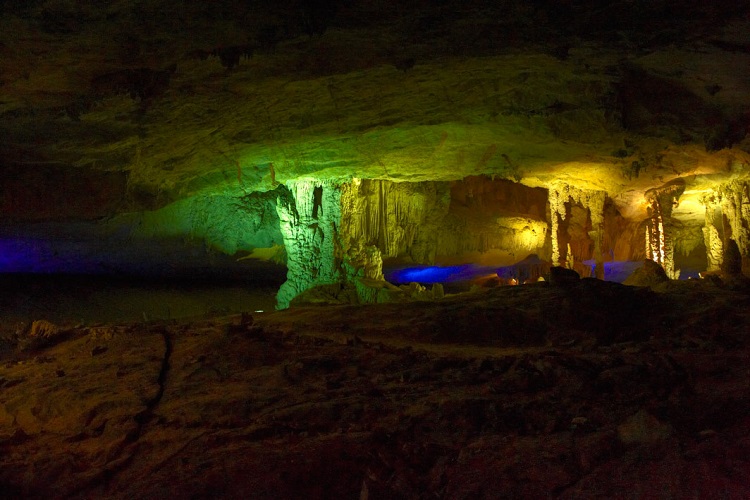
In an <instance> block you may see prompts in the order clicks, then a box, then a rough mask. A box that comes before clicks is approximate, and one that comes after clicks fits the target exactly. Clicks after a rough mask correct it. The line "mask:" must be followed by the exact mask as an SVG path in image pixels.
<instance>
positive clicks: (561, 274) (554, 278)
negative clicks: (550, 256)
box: [549, 266, 581, 286]
mask: <svg viewBox="0 0 750 500" xmlns="http://www.w3.org/2000/svg"><path fill="white" fill-rule="evenodd" d="M580 279H581V275H580V274H578V273H577V272H575V271H573V270H572V269H567V268H565V267H559V266H555V267H552V268H550V270H549V282H550V284H552V285H559V286H566V285H572V284H574V283H577V282H578V281H580Z"/></svg>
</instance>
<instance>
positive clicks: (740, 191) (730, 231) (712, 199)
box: [702, 180, 750, 271]
mask: <svg viewBox="0 0 750 500" xmlns="http://www.w3.org/2000/svg"><path fill="white" fill-rule="evenodd" d="M702 202H703V204H704V205H705V207H706V217H705V226H704V228H703V238H704V243H705V246H706V252H707V258H708V271H717V270H719V269H720V268H721V264H722V261H723V254H724V249H725V247H726V245H727V243H728V241H729V240H734V241H735V242H736V243H737V247H738V249H739V252H740V255H741V256H742V260H743V262H745V264H744V265H743V267H747V261H748V257H750V183H749V182H748V181H739V180H735V181H732V182H729V183H726V184H722V185H720V186H717V187H716V188H715V189H713V190H711V191H710V192H709V193H707V194H706V195H705V196H704V197H703V199H702Z"/></svg>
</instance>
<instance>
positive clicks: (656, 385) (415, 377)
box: [0, 279, 750, 498]
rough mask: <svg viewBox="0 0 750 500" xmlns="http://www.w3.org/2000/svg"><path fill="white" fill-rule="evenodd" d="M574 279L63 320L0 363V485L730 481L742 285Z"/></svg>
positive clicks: (380, 487)
mask: <svg viewBox="0 0 750 500" xmlns="http://www.w3.org/2000/svg"><path fill="white" fill-rule="evenodd" d="M665 285H667V286H664V287H662V288H661V289H660V292H659V293H657V292H655V291H652V290H649V289H639V288H634V287H627V286H622V285H617V284H612V283H605V282H601V281H598V280H591V279H583V280H580V281H578V282H576V283H572V284H570V285H569V286H566V287H555V286H551V285H550V284H548V283H537V284H534V285H527V286H519V287H504V288H494V289H491V290H486V291H483V292H477V293H473V294H464V295H461V296H449V297H446V298H445V299H443V300H441V301H438V302H415V303H412V304H399V305H396V304H382V305H372V306H357V307H355V306H338V307H326V308H318V307H315V308H292V309H290V310H287V311H283V312H277V313H273V314H256V315H255V317H253V316H251V315H249V314H243V315H241V316H240V315H238V316H231V317H214V318H204V319H196V320H194V321H180V322H175V321H173V322H152V323H147V324H144V323H138V324H130V325H102V326H100V327H86V328H84V327H71V334H70V335H71V336H70V337H69V338H67V339H65V340H62V341H61V342H60V343H58V344H56V345H53V346H50V347H47V348H42V349H38V350H35V351H31V352H22V353H18V352H16V353H6V354H5V355H4V359H3V363H2V366H0V449H2V453H0V491H2V493H3V495H4V497H5V498H14V497H15V498H21V497H23V498H41V497H45V498H49V497H50V496H54V497H72V498H91V497H104V496H106V497H108V498H144V497H150V498H154V497H173V498H182V497H201V498H203V497H229V498H303V497H304V498H357V497H360V498H363V497H366V498H401V497H408V498H432V497H436V496H437V497H450V498H468V497H483V498H494V497H496V496H497V494H498V492H503V494H504V495H509V496H522V497H539V496H544V497H547V496H555V497H560V498H582V497H591V496H595V495H603V496H607V497H619V496H622V495H623V493H624V492H627V495H633V496H652V495H656V496H660V497H661V496H670V497H673V498H679V497H690V496H699V497H711V496H712V495H715V494H717V492H721V494H723V495H726V496H727V497H729V498H743V497H746V496H747V495H748V494H749V493H750V481H749V480H748V475H747V474H746V472H747V471H748V470H750V461H749V459H748V457H750V423H749V421H748V417H747V416H748V415H750V404H749V403H748V401H747V387H748V383H750V378H748V377H749V376H748V372H747V369H746V368H747V356H748V353H749V349H750V345H749V344H748V339H747V331H748V326H749V325H750V315H749V314H748V310H750V309H748V306H750V294H748V290H747V289H740V288H736V287H735V288H734V289H732V290H729V289H724V288H721V287H719V286H716V285H714V284H712V283H710V282H705V281H689V282H679V283H678V282H669V283H666V284H665Z"/></svg>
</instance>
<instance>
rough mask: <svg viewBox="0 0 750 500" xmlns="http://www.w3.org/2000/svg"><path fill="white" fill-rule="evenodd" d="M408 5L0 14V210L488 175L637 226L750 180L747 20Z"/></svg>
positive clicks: (686, 13)
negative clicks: (652, 207)
mask: <svg viewBox="0 0 750 500" xmlns="http://www.w3.org/2000/svg"><path fill="white" fill-rule="evenodd" d="M401 3H402V2H389V1H385V0H383V1H376V2H373V1H367V2H365V1H357V2H337V1H336V0H317V1H315V2H302V1H299V2H297V1H294V0H280V1H274V2H271V1H270V0H269V1H266V0H260V1H245V2H241V1H238V0H223V1H219V2H200V3H198V2H195V3H193V2H187V3H185V2H173V1H170V0H161V1H160V0H156V1H150V2H138V1H132V0H131V1H116V2H108V3H107V4H102V3H101V2H93V1H89V2H85V1H84V2H66V1H64V0H57V1H32V2H24V3H23V5H17V3H16V2H3V3H2V4H0V5H2V9H3V16H2V20H1V21H0V24H1V26H0V75H1V76H0V115H1V116H2V120H0V129H1V130H2V135H1V136H0V149H1V150H2V155H1V157H0V162H2V177H3V183H4V185H5V188H4V189H3V190H2V194H3V195H4V196H5V198H6V199H8V198H12V197H13V196H15V197H16V198H18V197H19V195H18V194H15V195H12V194H9V191H13V190H15V192H16V193H17V192H18V191H23V193H24V194H23V195H22V196H24V197H27V196H31V197H32V198H33V197H36V199H38V200H40V203H36V204H35V203H29V204H28V206H27V207H26V208H25V209H27V210H33V209H35V207H36V208H39V207H40V206H44V207H46V209H47V210H48V211H49V212H50V215H53V214H55V213H57V214H59V213H61V212H60V210H57V209H54V208H52V209H50V204H49V201H50V200H53V201H57V202H59V203H60V204H61V205H69V203H67V202H69V201H70V199H73V198H75V199H76V200H77V199H78V198H86V199H87V200H88V201H86V202H80V201H77V202H76V203H75V205H76V206H82V207H84V208H85V207H86V206H87V205H86V203H88V204H89V205H93V206H94V207H99V209H98V210H97V209H96V208H91V207H89V209H87V210H86V209H82V210H81V213H80V214H79V213H75V211H72V212H70V211H69V213H66V214H67V215H74V216H75V215H83V216H91V215H109V214H111V213H113V212H116V211H128V210H133V209H139V208H155V207H158V206H162V205H164V204H166V203H168V202H171V201H175V200H177V199H181V198H184V197H187V196H190V195H193V194H197V193H226V192H237V193H242V192H243V191H244V192H251V191H265V190H268V189H271V188H273V187H274V186H275V185H276V183H278V182H285V181H288V180H292V179H298V178H317V179H334V180H345V179H351V178H378V179H390V180H395V181H407V180H408V181H421V180H454V179H459V178H463V177H465V176H468V175H476V174H487V175H491V176H495V177H499V178H507V179H513V180H517V181H520V182H522V183H524V184H526V185H529V186H549V185H551V184H554V183H556V182H564V183H568V184H571V185H575V186H577V187H578V188H584V189H596V190H604V191H607V193H608V194H609V196H610V197H611V198H613V199H614V200H615V202H616V203H617V205H618V207H619V208H620V210H621V211H622V212H623V214H625V215H630V216H642V215H643V213H645V212H644V210H645V207H646V204H645V201H644V198H643V193H644V192H645V191H646V190H648V189H649V188H653V187H658V186H660V185H663V184H665V183H667V182H669V181H671V180H673V179H675V178H677V177H681V178H683V179H684V180H685V181H686V182H687V188H686V191H685V195H684V196H683V199H682V201H683V202H684V203H683V208H682V210H683V212H684V213H683V214H682V215H683V216H684V217H687V218H689V217H693V216H695V217H697V218H702V217H703V211H704V209H703V207H702V206H699V205H698V204H697V203H696V201H697V198H698V196H699V195H700V194H701V193H702V192H703V191H704V190H706V189H707V188H709V187H711V186H712V185H714V184H716V183H720V182H727V181H729V180H731V179H734V178H743V177H745V176H746V175H747V173H748V172H749V171H750V139H748V138H747V132H748V125H749V124H750V99H748V96H750V71H748V68H750V18H749V17H748V12H749V10H748V8H747V6H746V5H745V4H744V2H735V1H731V2H730V1H726V2H713V3H711V4H710V5H704V3H702V2H697V1H696V2H668V1H661V2H646V1H610V2H606V3H607V4H608V5H607V6H606V7H603V6H601V2H590V1H585V0H578V1H572V2H548V1H542V0H539V1H536V2H503V1H501V2H488V1H481V0H477V1H465V2H451V1H442V2H437V1H435V2H427V1H424V2H414V3H413V6H410V7H405V6H403V5H400V4H401ZM678 4H684V5H678ZM46 181H48V182H49V184H45V182H46ZM61 187H62V188H64V189H68V191H71V190H72V191H75V193H68V194H67V195H66V196H67V197H66V196H62V195H60V194H59V191H60V188H61ZM32 191H33V193H30V192H32ZM0 200H2V197H0ZM45 200H46V201H47V202H46V203H45ZM677 210H680V208H679V207H678V209H677ZM4 211H5V212H6V214H7V213H8V212H9V211H10V212H11V215H13V214H12V210H11V209H9V208H8V203H7V202H6V203H5V209H4ZM63 212H65V210H63ZM15 215H18V214H15Z"/></svg>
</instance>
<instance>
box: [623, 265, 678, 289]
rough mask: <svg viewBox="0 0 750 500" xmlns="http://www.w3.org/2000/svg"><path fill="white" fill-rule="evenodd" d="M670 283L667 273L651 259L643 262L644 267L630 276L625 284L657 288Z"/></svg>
mask: <svg viewBox="0 0 750 500" xmlns="http://www.w3.org/2000/svg"><path fill="white" fill-rule="evenodd" d="M666 281H669V276H667V273H666V271H665V270H664V268H663V267H661V266H660V265H659V264H658V263H656V262H654V261H653V260H651V259H646V260H644V261H643V266H641V267H639V268H638V269H636V270H635V271H633V274H631V275H630V276H628V277H627V278H626V279H625V281H623V284H625V285H631V286H656V285H659V284H660V283H664V282H666Z"/></svg>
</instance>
